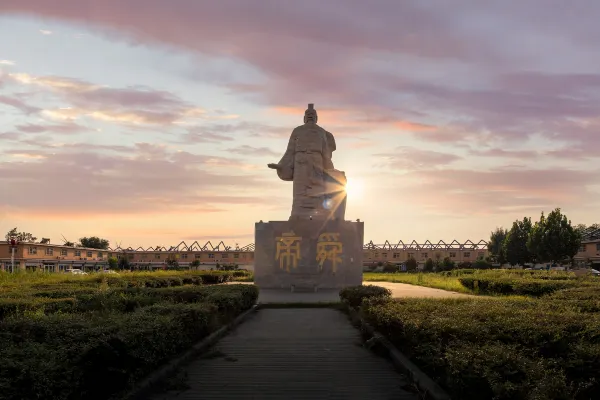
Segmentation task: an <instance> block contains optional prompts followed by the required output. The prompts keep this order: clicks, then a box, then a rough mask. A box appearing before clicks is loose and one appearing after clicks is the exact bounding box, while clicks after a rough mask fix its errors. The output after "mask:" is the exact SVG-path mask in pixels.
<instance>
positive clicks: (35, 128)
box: [15, 123, 89, 134]
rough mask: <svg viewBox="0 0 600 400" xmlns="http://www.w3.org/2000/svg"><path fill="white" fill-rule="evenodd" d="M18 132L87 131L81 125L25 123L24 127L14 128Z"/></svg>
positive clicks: (69, 132)
mask: <svg viewBox="0 0 600 400" xmlns="http://www.w3.org/2000/svg"><path fill="white" fill-rule="evenodd" d="M15 128H16V129H17V130H18V131H20V132H24V133H59V134H72V133H78V132H85V131H87V130H89V128H86V127H84V126H81V125H77V124H74V123H66V124H52V125H49V124H44V125H41V124H31V123H27V124H24V125H17V126H16V127H15Z"/></svg>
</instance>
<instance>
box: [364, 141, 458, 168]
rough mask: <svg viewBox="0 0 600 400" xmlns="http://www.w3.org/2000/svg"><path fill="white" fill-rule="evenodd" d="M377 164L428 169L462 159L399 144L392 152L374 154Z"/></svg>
mask: <svg viewBox="0 0 600 400" xmlns="http://www.w3.org/2000/svg"><path fill="white" fill-rule="evenodd" d="M374 156H375V157H377V158H378V164H382V165H384V166H385V167H392V168H395V169H400V170H416V169H423V168H425V169H429V168H432V167H439V166H445V165H448V164H451V163H453V162H454V161H458V160H460V159H462V157H460V156H457V155H454V154H448V153H441V152H437V151H431V150H421V149H417V148H414V147H408V146H399V147H396V148H395V149H394V152H393V153H380V154H375V155H374Z"/></svg>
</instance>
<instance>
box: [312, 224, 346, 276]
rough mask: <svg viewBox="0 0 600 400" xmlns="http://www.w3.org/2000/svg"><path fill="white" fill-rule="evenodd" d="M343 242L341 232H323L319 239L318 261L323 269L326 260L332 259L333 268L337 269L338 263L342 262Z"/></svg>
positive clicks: (334, 270)
mask: <svg viewBox="0 0 600 400" xmlns="http://www.w3.org/2000/svg"><path fill="white" fill-rule="evenodd" d="M342 250H343V248H342V242H340V234H339V233H322V234H321V235H320V236H319V239H318V240H317V261H318V262H319V269H320V270H323V265H324V264H325V261H327V260H330V261H331V265H332V270H333V272H334V273H335V272H336V271H337V266H338V263H341V262H342V257H341V255H342Z"/></svg>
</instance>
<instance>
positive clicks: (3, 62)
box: [0, 60, 16, 65]
mask: <svg viewBox="0 0 600 400" xmlns="http://www.w3.org/2000/svg"><path fill="white" fill-rule="evenodd" d="M15 64H16V63H15V62H14V61H11V60H0V65H15Z"/></svg>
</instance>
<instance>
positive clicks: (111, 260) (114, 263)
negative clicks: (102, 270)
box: [108, 257, 119, 269]
mask: <svg viewBox="0 0 600 400" xmlns="http://www.w3.org/2000/svg"><path fill="white" fill-rule="evenodd" d="M118 267H119V260H118V259H117V257H108V268H110V269H117V268H118Z"/></svg>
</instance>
